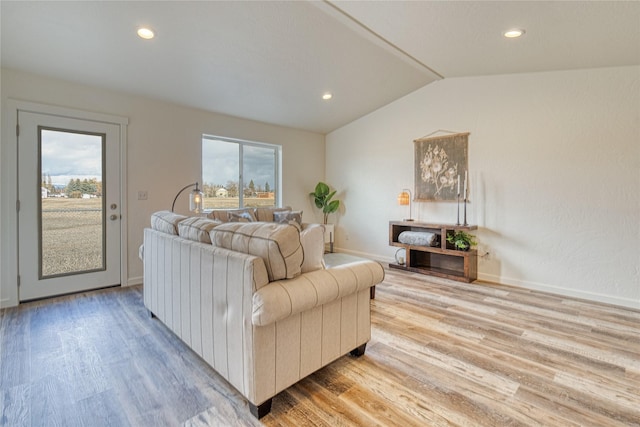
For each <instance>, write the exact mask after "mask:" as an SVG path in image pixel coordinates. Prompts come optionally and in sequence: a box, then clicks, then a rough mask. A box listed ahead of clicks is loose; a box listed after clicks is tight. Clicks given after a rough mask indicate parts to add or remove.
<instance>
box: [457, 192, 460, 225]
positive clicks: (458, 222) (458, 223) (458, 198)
mask: <svg viewBox="0 0 640 427" xmlns="http://www.w3.org/2000/svg"><path fill="white" fill-rule="evenodd" d="M457 200H458V221H457V222H456V225H460V193H458V197H457Z"/></svg>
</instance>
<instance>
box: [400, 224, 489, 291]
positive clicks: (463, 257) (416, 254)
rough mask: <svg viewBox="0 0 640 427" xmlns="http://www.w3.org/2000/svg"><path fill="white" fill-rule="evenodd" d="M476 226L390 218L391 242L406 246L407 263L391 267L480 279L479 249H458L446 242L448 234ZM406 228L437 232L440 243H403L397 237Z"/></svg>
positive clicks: (444, 276) (458, 278)
mask: <svg viewBox="0 0 640 427" xmlns="http://www.w3.org/2000/svg"><path fill="white" fill-rule="evenodd" d="M477 228H478V227H477V226H475V225H453V224H429V223H424V222H414V221H390V222H389V245H391V246H395V247H398V248H403V249H405V252H406V254H405V263H404V264H397V263H391V264H389V267H390V268H397V269H400V270H407V271H413V272H416V273H422V274H428V275H431V276H437V277H443V278H446V279H453V280H457V281H460V282H467V283H470V282H473V281H474V280H476V279H477V278H478V252H477V251H476V250H475V249H471V250H469V251H459V250H456V249H455V248H454V247H453V245H451V244H450V243H448V242H447V234H448V233H449V234H451V233H453V232H455V231H456V230H464V231H471V230H476V229H477ZM403 231H421V232H429V233H434V234H436V235H437V237H438V238H437V242H438V245H437V246H417V245H409V244H405V243H401V242H399V241H398V236H400V233H402V232H403Z"/></svg>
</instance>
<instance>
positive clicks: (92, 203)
mask: <svg viewBox="0 0 640 427" xmlns="http://www.w3.org/2000/svg"><path fill="white" fill-rule="evenodd" d="M103 150H104V135H88V134H81V133H74V132H72V131H61V130H51V129H43V128H41V129H40V165H41V166H40V175H41V178H42V184H41V192H42V196H41V198H40V266H39V267H40V277H41V278H44V277H51V276H61V275H69V274H78V273H82V272H87V271H97V270H104V269H105V265H104V263H105V261H104V259H105V258H104V226H105V224H104V206H103V198H102V182H103V179H102V178H103V168H102V164H103V158H102V153H103Z"/></svg>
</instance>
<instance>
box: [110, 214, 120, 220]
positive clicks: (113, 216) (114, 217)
mask: <svg viewBox="0 0 640 427" xmlns="http://www.w3.org/2000/svg"><path fill="white" fill-rule="evenodd" d="M109 219H110V220H111V221H115V220H116V219H118V215H116V214H112V215H111V216H110V217H109Z"/></svg>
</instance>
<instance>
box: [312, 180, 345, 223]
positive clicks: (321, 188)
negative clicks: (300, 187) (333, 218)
mask: <svg viewBox="0 0 640 427" xmlns="http://www.w3.org/2000/svg"><path fill="white" fill-rule="evenodd" d="M335 194H336V192H335V190H334V191H331V189H330V188H329V186H328V185H327V184H325V183H324V182H319V183H318V185H316V189H315V191H314V192H313V193H309V195H310V196H312V197H313V201H314V203H315V204H316V207H317V208H318V209H322V213H323V214H324V224H325V225H326V224H327V220H328V218H329V214H331V213H334V212H335V211H337V210H338V208H339V207H340V200H331V199H332V198H333V196H335Z"/></svg>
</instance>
